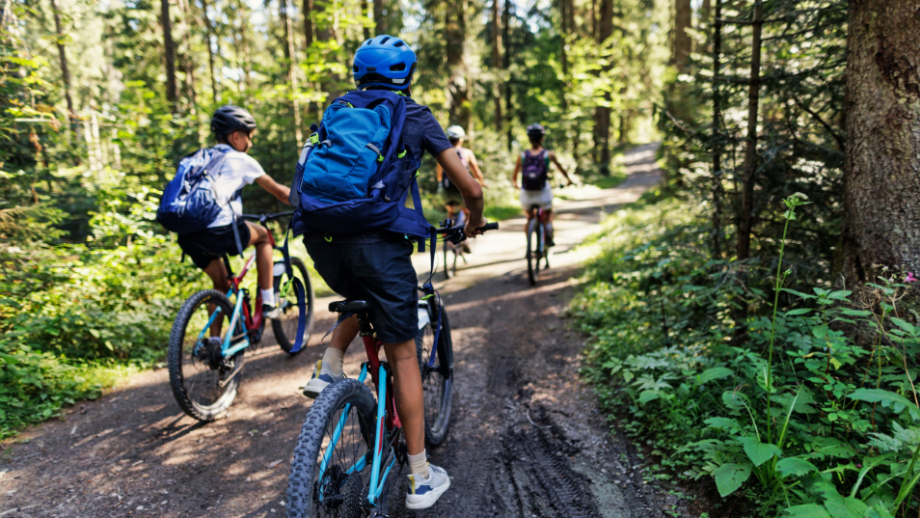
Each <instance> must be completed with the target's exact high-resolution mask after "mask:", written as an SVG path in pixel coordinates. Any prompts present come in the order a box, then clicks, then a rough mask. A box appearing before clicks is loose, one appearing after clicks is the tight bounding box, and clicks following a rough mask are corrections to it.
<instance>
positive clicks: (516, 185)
mask: <svg viewBox="0 0 920 518" xmlns="http://www.w3.org/2000/svg"><path fill="white" fill-rule="evenodd" d="M514 188H515V189H516V190H521V185H520V184H518V183H516V182H515V184H514Z"/></svg>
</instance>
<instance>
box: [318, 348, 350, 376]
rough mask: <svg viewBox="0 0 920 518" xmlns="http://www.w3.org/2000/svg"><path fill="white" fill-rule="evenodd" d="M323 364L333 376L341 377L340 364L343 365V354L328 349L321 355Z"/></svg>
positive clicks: (334, 349) (336, 350) (333, 349)
mask: <svg viewBox="0 0 920 518" xmlns="http://www.w3.org/2000/svg"><path fill="white" fill-rule="evenodd" d="M323 363H324V364H325V365H326V366H327V367H329V370H331V371H332V373H333V374H335V375H336V376H341V375H342V364H343V363H345V353H343V352H342V351H340V350H338V349H336V348H335V347H330V348H328V349H326V352H324V353H323Z"/></svg>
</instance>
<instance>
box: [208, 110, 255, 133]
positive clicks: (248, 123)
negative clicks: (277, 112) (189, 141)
mask: <svg viewBox="0 0 920 518" xmlns="http://www.w3.org/2000/svg"><path fill="white" fill-rule="evenodd" d="M254 129H256V120H255V118H253V116H252V114H251V113H249V112H248V111H246V110H244V109H243V108H240V107H239V106H233V105H232V104H227V105H225V106H221V107H220V108H218V109H217V111H216V112H214V115H213V116H212V117H211V131H212V132H214V135H215V136H217V137H224V136H226V135H229V134H231V133H233V132H234V131H237V130H242V131H245V132H246V133H252V131H253V130H254Z"/></svg>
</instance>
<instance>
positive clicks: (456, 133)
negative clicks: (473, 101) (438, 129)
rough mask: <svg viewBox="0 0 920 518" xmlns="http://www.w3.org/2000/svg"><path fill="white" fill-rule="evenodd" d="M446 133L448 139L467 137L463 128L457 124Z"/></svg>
mask: <svg viewBox="0 0 920 518" xmlns="http://www.w3.org/2000/svg"><path fill="white" fill-rule="evenodd" d="M445 133H447V138H463V137H465V136H466V132H465V131H463V128H461V127H460V126H457V125H456V124H454V125H453V126H449V127H448V128H447V131H445Z"/></svg>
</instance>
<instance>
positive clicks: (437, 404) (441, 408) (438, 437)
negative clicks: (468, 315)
mask: <svg viewBox="0 0 920 518" xmlns="http://www.w3.org/2000/svg"><path fill="white" fill-rule="evenodd" d="M429 316H430V317H431V322H430V323H428V324H425V326H424V327H422V329H420V330H419V333H418V336H417V337H416V338H415V350H416V354H417V355H418V361H419V372H420V373H421V375H422V393H423V395H424V398H425V443H426V444H427V445H428V446H431V447H435V446H437V445H439V444H441V443H442V442H443V441H444V438H445V437H447V430H448V428H449V427H450V410H451V404H452V401H453V374H452V370H453V359H454V352H453V342H452V340H451V336H450V322H448V319H447V312H446V311H444V310H443V308H441V333H440V334H439V336H438V349H437V353H436V354H437V360H436V361H435V364H434V365H433V366H432V367H428V361H429V358H430V356H429V353H430V351H431V346H432V344H433V343H434V330H435V325H437V321H438V320H437V313H436V312H435V313H434V314H433V315H432V314H430V313H429Z"/></svg>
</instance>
